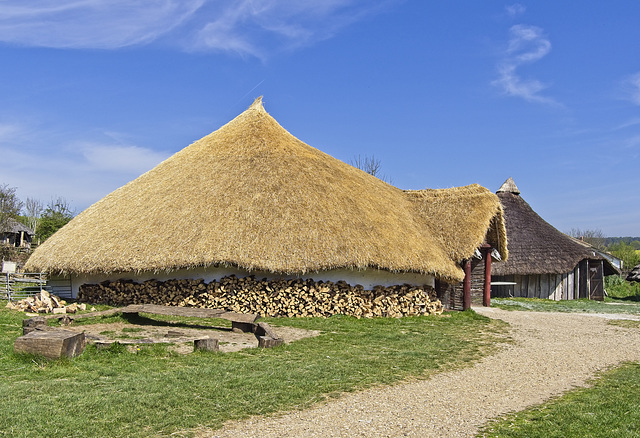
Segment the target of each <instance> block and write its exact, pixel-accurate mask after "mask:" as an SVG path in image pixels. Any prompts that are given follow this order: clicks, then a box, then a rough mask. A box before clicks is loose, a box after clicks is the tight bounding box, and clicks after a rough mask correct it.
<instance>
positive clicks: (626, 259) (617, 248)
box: [607, 241, 640, 271]
mask: <svg viewBox="0 0 640 438" xmlns="http://www.w3.org/2000/svg"><path fill="white" fill-rule="evenodd" d="M607 251H609V252H610V253H611V254H613V255H614V256H616V257H617V258H619V259H620V260H622V262H623V265H622V266H623V269H624V270H627V271H628V270H631V269H633V267H634V266H636V265H638V264H640V254H638V251H636V249H635V248H634V247H633V246H631V245H630V244H628V243H626V242H624V241H620V242H618V243H614V244H613V245H609V247H608V248H607Z"/></svg>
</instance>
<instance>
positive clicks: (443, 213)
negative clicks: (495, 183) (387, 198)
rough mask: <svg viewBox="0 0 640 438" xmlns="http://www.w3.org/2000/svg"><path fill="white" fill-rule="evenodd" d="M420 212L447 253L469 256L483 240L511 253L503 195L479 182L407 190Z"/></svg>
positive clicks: (504, 254) (461, 257)
mask: <svg viewBox="0 0 640 438" xmlns="http://www.w3.org/2000/svg"><path fill="white" fill-rule="evenodd" d="M405 193H406V194H407V195H408V196H409V197H410V198H411V199H412V200H413V202H414V204H415V206H416V208H417V211H418V213H419V215H420V216H421V217H422V218H423V220H425V222H427V224H428V226H429V229H430V230H431V234H432V235H433V236H434V237H435V238H436V239H437V240H438V242H439V243H440V246H442V247H443V248H444V249H445V251H446V253H447V255H448V256H449V257H450V258H451V259H453V260H456V261H462V260H464V259H469V258H471V256H473V254H474V252H475V250H476V249H477V248H478V247H479V246H480V245H482V244H483V243H489V244H490V245H491V246H492V247H494V248H496V249H498V251H499V252H500V254H501V257H502V259H503V260H506V259H507V257H508V251H507V231H506V229H505V224H504V220H503V213H502V206H501V205H500V201H499V199H498V198H497V197H496V196H495V195H494V194H493V193H491V192H490V191H489V190H487V189H485V188H484V187H481V186H479V185H477V184H472V185H469V186H466V187H454V188H450V189H426V190H406V191H405Z"/></svg>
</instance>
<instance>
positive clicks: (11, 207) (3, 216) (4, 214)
mask: <svg viewBox="0 0 640 438" xmlns="http://www.w3.org/2000/svg"><path fill="white" fill-rule="evenodd" d="M16 190H17V189H16V188H15V187H9V185H8V184H0V229H4V228H6V226H7V224H8V223H9V219H15V218H16V217H18V214H20V210H21V209H22V201H21V200H20V199H18V196H17V195H16Z"/></svg>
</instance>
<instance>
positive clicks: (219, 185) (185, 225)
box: [28, 99, 501, 280]
mask: <svg viewBox="0 0 640 438" xmlns="http://www.w3.org/2000/svg"><path fill="white" fill-rule="evenodd" d="M470 190H471V191H477V192H481V191H482V190H484V189H481V188H479V187H476V188H474V189H470ZM485 191H486V190H485ZM462 193H463V194H464V193H466V192H465V191H464V190H463V191H462ZM489 195H490V197H493V198H494V201H493V205H491V202H490V201H489V203H488V204H490V205H485V207H486V209H487V211H488V212H489V213H488V215H489V216H491V215H493V214H496V213H497V212H498V209H499V203H498V200H497V198H496V197H495V195H493V194H489ZM455 196H456V195H455V193H454V192H451V194H450V196H449V197H450V198H451V199H455ZM485 196H486V194H485ZM490 197H488V199H490ZM454 204H455V202H454ZM481 210H482V208H481ZM485 213H486V212H485V211H484V210H483V211H482V212H481V214H478V212H477V211H475V210H472V211H471V212H470V211H469V210H466V209H456V208H455V207H453V208H452V211H449V214H448V216H447V217H457V216H470V217H469V219H468V220H463V219H460V221H461V223H465V224H466V226H468V227H469V228H472V229H473V231H472V232H471V234H472V236H471V237H469V236H467V235H466V233H467V229H460V230H457V232H458V233H457V235H458V236H460V237H459V239H458V240H459V241H458V240H456V238H455V236H454V234H453V233H452V234H451V235H448V237H447V238H446V239H442V238H441V236H438V235H436V234H435V233H439V232H440V229H439V227H437V226H434V224H433V222H435V221H437V220H438V219H437V218H435V219H434V220H425V218H424V217H423V216H421V215H419V214H417V213H416V208H415V204H414V202H413V201H412V199H410V197H409V196H407V195H405V193H404V192H403V191H402V190H400V189H397V188H395V187H393V186H391V185H389V184H386V183H384V182H383V181H381V180H379V179H377V178H375V177H373V176H371V175H369V174H367V173H365V172H363V171H361V170H358V169H356V168H354V167H352V166H349V165H348V164H346V163H343V162H341V161H339V160H337V159H335V158H333V157H331V156H329V155H327V154H325V153H323V152H321V151H319V150H317V149H314V148H312V147H311V146H308V145H306V144H305V143H303V142H301V141H300V140H298V139H296V138H295V137H294V136H292V135H291V134H290V133H289V132H287V131H286V130H285V129H284V128H282V127H281V126H280V125H279V124H278V123H277V122H276V121H275V120H274V119H273V118H272V117H271V116H270V115H269V114H268V113H267V112H266V111H265V110H264V108H263V106H262V103H261V100H260V99H258V100H256V102H254V104H253V105H252V106H251V107H250V108H249V109H247V110H246V111H245V112H243V113H242V114H240V115H239V116H238V117H236V118H235V119H234V120H232V121H231V122H229V123H228V124H226V125H225V126H223V127H222V128H220V129H218V130H217V131H215V132H213V133H212V134H209V135H208V136H206V137H204V138H202V139H200V140H198V141H197V142H195V143H193V144H192V145H190V146H188V147H186V148H185V149H183V150H181V151H180V152H178V153H176V154H175V155H173V156H172V157H170V158H169V159H167V160H166V161H164V162H162V163H160V164H159V165H158V166H157V167H155V168H154V169H152V170H150V171H149V172H147V173H145V174H143V175H142V176H140V177H139V178H137V179H136V180H134V181H132V182H130V183H129V184H127V185H125V186H123V187H121V188H119V189H118V190H116V191H114V192H113V193H111V194H109V195H107V196H106V197H105V198H103V199H102V200H100V201H98V202H97V203H95V204H94V205H92V206H91V207H89V208H88V209H87V210H85V211H84V212H82V213H81V214H79V215H78V216H77V217H75V218H74V219H73V220H72V221H71V222H70V223H69V224H67V225H66V226H65V227H63V228H62V229H61V230H59V231H58V232H57V233H56V234H54V235H53V236H52V237H51V238H49V239H48V240H47V241H46V242H45V243H43V244H42V245H41V246H40V247H39V248H38V249H37V250H36V251H35V252H34V254H33V255H32V256H31V258H30V259H29V261H28V267H29V269H34V270H43V271H48V272H51V273H62V274H69V273H75V274H78V273H87V274H88V273H102V274H110V273H116V272H131V271H135V272H139V271H172V270H175V269H180V268H190V267H198V266H211V265H223V266H236V267H239V268H243V269H247V270H264V271H269V272H273V273H281V274H303V273H307V272H310V271H319V270H328V269H335V268H354V269H360V268H367V267H374V268H380V269H385V270H389V271H406V272H423V273H430V274H434V275H436V276H439V277H442V278H447V279H451V280H459V279H460V278H461V277H462V271H461V270H460V268H459V266H458V265H457V264H456V261H457V260H456V259H455V258H452V256H451V254H452V251H450V250H449V249H448V248H445V247H444V246H443V245H444V242H445V241H447V242H450V243H452V245H453V246H454V247H455V250H454V251H453V253H455V254H463V253H472V252H473V249H474V248H475V247H474V248H471V247H469V245H470V244H471V243H473V244H474V245H475V246H477V245H478V244H479V243H482V242H481V240H482V238H483V237H484V234H485V233H486V232H487V228H488V226H489V225H488V222H489V221H490V220H491V218H489V219H487V214H485ZM474 215H477V216H478V217H477V218H474ZM500 220H501V219H499V221H500ZM465 221H466V222H468V223H466V222H465ZM447 226H448V225H447ZM445 228H446V226H445ZM498 228H499V227H498ZM478 236H480V241H477V240H478Z"/></svg>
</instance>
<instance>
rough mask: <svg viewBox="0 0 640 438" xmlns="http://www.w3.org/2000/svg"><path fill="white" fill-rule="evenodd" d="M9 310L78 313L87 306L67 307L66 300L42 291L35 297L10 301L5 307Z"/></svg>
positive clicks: (74, 305) (72, 305) (74, 304)
mask: <svg viewBox="0 0 640 438" xmlns="http://www.w3.org/2000/svg"><path fill="white" fill-rule="evenodd" d="M5 307H6V308H7V309H11V310H19V311H21V312H30V313H76V312H77V311H78V310H86V309H87V306H86V304H76V303H73V304H70V305H67V302H66V301H65V300H62V299H60V297H57V296H55V295H51V294H50V293H49V292H47V291H46V290H44V289H42V290H40V292H38V293H37V294H35V295H34V296H33V297H27V298H25V299H22V300H20V301H14V302H12V301H9V302H8V303H7V305H6V306H5Z"/></svg>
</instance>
